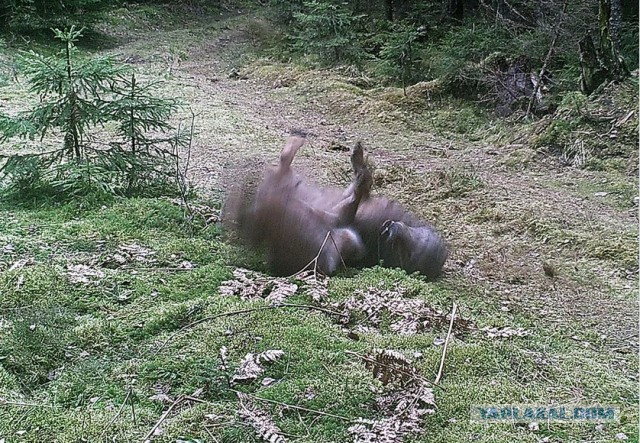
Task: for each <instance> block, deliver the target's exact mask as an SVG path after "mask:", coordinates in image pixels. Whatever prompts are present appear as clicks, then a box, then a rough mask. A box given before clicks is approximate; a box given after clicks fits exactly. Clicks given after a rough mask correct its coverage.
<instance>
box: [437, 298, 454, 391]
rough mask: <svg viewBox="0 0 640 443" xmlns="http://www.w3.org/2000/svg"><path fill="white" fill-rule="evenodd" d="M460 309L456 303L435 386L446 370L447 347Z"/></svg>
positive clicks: (452, 311)
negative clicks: (457, 311)
mask: <svg viewBox="0 0 640 443" xmlns="http://www.w3.org/2000/svg"><path fill="white" fill-rule="evenodd" d="M457 309H458V305H457V304H456V303H455V302H454V303H453V309H452V310H451V321H450V322H449V331H447V338H446V339H445V341H444V346H443V348H442V358H441V359H440V367H439V368H438V375H436V379H435V380H434V381H433V384H434V385H437V384H438V383H439V382H440V379H441V378H442V370H443V369H444V358H445V356H446V355H447V346H448V345H449V339H450V338H451V330H452V329H453V320H454V319H455V318H456V310H457Z"/></svg>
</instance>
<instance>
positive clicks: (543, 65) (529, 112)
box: [525, 0, 569, 116]
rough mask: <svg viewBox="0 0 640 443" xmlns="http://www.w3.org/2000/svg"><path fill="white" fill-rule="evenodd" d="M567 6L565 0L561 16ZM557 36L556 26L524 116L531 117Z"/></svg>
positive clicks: (558, 31) (566, 0)
mask: <svg viewBox="0 0 640 443" xmlns="http://www.w3.org/2000/svg"><path fill="white" fill-rule="evenodd" d="M568 4H569V1H568V0H565V2H564V5H563V7H562V14H565V13H566V12H567V5H568ZM559 36H560V27H559V26H556V28H555V32H554V35H553V40H552V41H551V44H550V45H549V50H548V51H547V55H546V57H545V58H544V63H542V68H540V73H539V74H538V83H536V87H535V88H533V92H532V93H531V98H530V99H529V106H527V113H526V114H525V115H526V116H529V115H531V108H532V107H533V102H534V100H535V98H536V95H538V92H539V91H540V86H542V76H543V74H544V71H545V70H546V69H547V64H549V60H550V59H551V54H553V50H554V49H555V47H556V42H557V41H558V37H559Z"/></svg>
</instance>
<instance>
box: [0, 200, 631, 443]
mask: <svg viewBox="0 0 640 443" xmlns="http://www.w3.org/2000/svg"><path fill="white" fill-rule="evenodd" d="M1 216H2V217H1V219H2V220H3V226H2V228H1V229H0V232H2V233H3V234H2V236H1V238H0V246H2V247H3V251H4V252H3V255H2V268H3V273H2V277H0V287H1V288H2V298H1V299H0V310H1V311H2V323H1V328H0V349H1V352H0V362H1V366H0V368H1V369H0V380H2V383H0V397H2V399H3V401H4V402H5V403H4V406H3V407H2V408H0V438H5V439H6V441H12V442H13V441H15V442H27V441H31V442H39V441H43V440H46V441H61V442H62V441H78V440H81V439H84V440H85V441H96V440H99V439H103V438H106V439H111V438H118V439H123V440H125V441H134V440H141V439H142V437H144V435H145V434H146V433H147V432H148V431H149V430H151V428H152V427H153V425H154V423H155V422H156V421H157V420H158V419H159V418H160V415H161V414H162V412H163V410H166V408H167V407H168V403H164V404H163V403H162V402H160V401H157V400H154V399H153V397H154V396H157V395H158V393H162V394H166V395H167V396H168V398H170V399H176V398H177V397H178V396H179V395H190V394H192V393H193V392H195V391H197V390H202V394H201V396H200V399H201V401H202V402H201V403H190V404H185V405H182V406H180V407H179V408H176V411H175V413H172V414H170V415H169V416H168V417H167V419H166V420H165V421H164V422H163V424H162V425H161V429H162V431H163V433H162V434H161V435H158V436H157V437H156V438H154V441H166V442H170V441H175V440H176V439H178V438H187V437H190V438H201V439H204V441H210V440H209V439H211V440H212V441H215V440H213V439H212V437H211V436H215V438H217V439H218V440H220V441H259V440H258V439H257V437H256V436H255V434H254V433H253V431H251V429H250V428H248V427H247V426H246V425H244V424H243V423H242V420H240V419H239V418H238V416H237V412H236V410H237V407H238V405H237V400H236V398H235V395H234V394H233V393H232V392H231V391H230V389H229V385H228V379H229V377H230V375H231V373H232V371H233V369H234V368H228V369H225V368H223V367H222V364H221V360H220V358H219V352H220V349H221V347H223V346H226V347H227V348H228V350H229V351H228V352H229V359H230V361H231V362H233V364H235V365H237V364H238V362H239V361H240V360H241V358H242V357H243V356H244V355H245V354H246V353H247V352H260V351H265V350H268V349H281V350H283V351H284V352H285V356H284V358H283V359H281V360H279V361H277V362H276V363H274V364H273V365H271V366H269V367H268V369H267V372H266V374H265V375H266V376H268V377H272V378H275V379H276V380H278V382H277V383H276V384H274V385H272V386H269V387H263V386H260V384H259V383H257V382H254V383H252V384H249V385H247V386H240V387H239V389H241V390H244V391H246V392H250V393H255V394H257V395H260V396H261V397H263V398H266V399H271V400H275V401H277V402H283V403H287V404H291V405H296V406H301V407H305V408H308V409H312V410H318V411H323V412H327V413H332V414H336V415H340V416H343V417H346V418H348V419H350V420H353V419H355V418H357V417H369V418H373V417H375V416H376V411H375V410H374V409H373V398H374V393H373V392H372V388H373V387H374V386H378V382H376V381H375V380H374V379H373V378H372V375H371V374H370V373H369V372H368V371H366V370H365V368H364V366H363V365H362V364H361V363H360V362H359V361H357V359H356V358H354V357H353V356H351V355H350V354H347V353H346V351H353V352H357V353H360V354H363V353H366V352H367V351H370V350H372V349H374V348H388V349H394V350H398V351H400V352H403V353H404V354H405V355H407V356H408V357H410V358H415V357H414V356H415V355H417V354H415V352H420V353H421V357H420V358H419V359H417V360H416V364H417V366H418V368H419V369H420V370H421V372H422V374H423V375H424V376H426V377H427V378H429V379H433V378H434V376H435V372H436V371H437V367H438V363H439V360H440V354H441V350H442V348H441V347H440V346H435V345H434V344H433V343H434V339H436V338H443V337H444V335H446V330H445V328H441V327H438V328H436V329H427V330H426V331H425V332H423V333H419V334H417V335H413V336H402V335H397V334H396V333H394V332H392V331H391V330H389V328H388V324H387V323H386V322H385V321H383V323H382V324H381V326H380V329H376V328H373V329H371V325H370V324H368V322H367V321H366V319H364V318H361V319H359V320H356V322H355V323H353V324H350V325H349V329H350V330H352V331H357V332H356V334H357V337H358V340H356V341H354V340H353V338H354V337H353V334H351V335H349V334H347V332H346V331H345V330H344V329H343V328H342V327H341V326H340V325H338V324H336V323H335V322H334V321H333V320H332V319H331V318H330V317H329V316H327V315H326V314H323V313H320V312H313V311H311V312H309V311H307V310H303V309H291V308H290V309H286V308H282V309H271V310H258V311H253V312H246V313H238V314H237V315H230V316H225V317H220V318H216V319H212V320H210V321H204V322H202V323H200V324H198V325H195V326H193V327H188V328H186V329H184V330H182V329H181V328H183V327H185V326H187V325H189V324H191V323H192V322H194V321H196V320H199V319H205V318H208V317H213V316H215V315H218V314H221V313H228V312H232V311H242V310H246V309H252V308H258V307H261V306H264V303H263V302H261V301H241V300H239V299H238V298H237V297H224V296H221V295H220V294H219V292H218V287H219V285H220V283H221V282H222V281H223V280H225V279H228V278H229V277H230V276H231V269H232V268H229V267H228V266H227V264H228V262H229V260H230V258H231V257H236V260H237V258H238V257H239V256H240V254H239V251H238V250H235V251H234V250H233V248H231V247H230V246H229V245H226V244H225V243H224V242H222V241H221V238H220V236H219V232H218V231H217V230H216V229H215V228H209V229H207V230H205V231H202V230H200V229H196V230H195V231H193V230H192V229H191V228H192V227H190V226H188V225H186V224H185V223H184V222H183V220H182V212H181V209H180V208H179V207H177V206H175V205H173V204H172V203H170V202H168V201H166V200H163V199H131V200H125V201H119V202H116V203H113V204H108V205H106V206H102V207H98V206H96V207H94V208H90V209H78V207H77V205H71V204H69V205H62V206H58V207H43V208H38V209H20V208H15V207H11V206H7V205H6V204H5V206H3V207H2V210H1ZM194 232H195V233H194ZM123 245H127V246H129V249H128V250H130V251H134V252H132V253H131V254H130V255H129V256H127V257H128V259H127V261H126V262H124V263H120V262H114V260H113V257H114V256H115V255H116V254H123V255H124V252H123V251H124V250H125V249H123V247H122V246H123ZM131 245H136V246H137V247H138V248H137V249H134V248H133V247H131ZM249 260H251V259H249ZM184 262H188V263H191V264H192V265H193V266H194V267H193V269H183V268H180V264H181V263H184ZM79 264H84V265H86V266H89V267H91V268H92V269H94V270H99V271H101V272H102V273H103V274H102V275H100V276H95V275H88V274H87V275H88V277H87V278H88V280H89V281H88V282H86V283H83V282H78V283H74V282H72V278H73V275H70V274H72V271H71V270H70V269H72V268H69V267H70V266H72V265H79ZM11 268H13V270H11ZM460 283H461V282H458V281H456V279H453V280H451V279H445V280H442V281H439V282H436V283H425V282H423V281H422V280H421V279H420V278H417V277H411V276H407V275H406V274H404V273H403V272H399V271H393V270H384V269H370V270H363V271H359V272H356V273H355V274H353V275H351V276H343V277H335V278H334V279H332V280H331V283H330V297H331V300H332V301H335V302H336V303H338V302H340V301H341V300H344V299H346V298H348V297H350V296H351V295H352V294H353V293H354V291H357V290H359V289H363V288H369V287H373V288H378V289H379V290H383V289H389V288H393V287H402V288H405V290H406V292H405V296H407V297H410V298H419V299H422V300H424V301H425V302H426V304H427V305H429V306H432V307H434V308H438V309H440V310H443V311H447V310H448V309H450V305H451V303H452V302H453V301H454V300H455V301H457V302H458V303H460V305H461V311H462V314H463V315H464V316H465V317H468V318H469V319H470V320H471V321H472V322H473V323H474V324H475V325H476V327H477V328H482V327H485V326H490V327H507V326H509V327H514V328H515V327H522V328H524V329H526V330H527V331H528V332H529V335H528V336H526V337H520V338H518V337H512V338H507V339H490V338H488V337H487V336H486V334H485V333H484V332H481V331H479V330H476V329H475V328H474V329H472V330H470V331H467V332H466V333H463V332H464V331H460V335H458V336H456V338H454V339H453V341H452V343H451V347H450V351H449V353H448V356H447V360H446V365H445V377H444V379H443V381H442V384H441V389H436V391H435V392H436V402H437V408H438V409H437V413H436V414H435V415H434V416H432V417H430V418H428V420H427V423H426V429H427V433H426V435H425V436H424V437H421V439H420V441H433V442H436V441H453V440H459V439H466V438H469V436H474V439H476V441H481V442H490V441H491V442H495V441H504V442H509V441H531V442H534V441H540V439H541V438H543V437H544V436H549V437H551V438H553V439H555V440H557V441H578V440H593V441H608V440H609V439H611V438H612V436H614V435H615V434H617V433H618V432H625V433H626V434H627V435H629V436H632V435H633V434H634V432H635V431H634V429H635V423H636V421H637V415H636V410H635V408H634V407H633V405H634V404H635V403H636V402H637V392H636V386H635V383H634V382H633V381H632V380H630V379H629V377H630V373H635V371H637V367H636V363H635V362H636V359H635V357H634V356H633V355H632V354H631V355H630V354H625V353H620V352H617V351H616V350H612V349H609V348H608V347H607V346H606V341H605V340H604V339H603V338H601V337H598V336H592V335H590V334H588V333H586V334H585V330H584V328H583V327H582V325H580V324H577V323H576V324H571V323H569V324H567V323H565V324H562V325H555V324H553V322H548V321H545V320H544V318H542V319H540V318H534V317H532V316H531V315H530V314H529V313H527V312H524V311H521V310H519V309H518V308H517V307H516V308H513V309H500V307H504V306H507V305H504V304H501V303H500V302H499V301H498V300H497V299H495V298H493V297H487V296H486V295H484V294H483V293H482V290H481V289H480V288H475V289H474V288H468V289H467V290H460V289H461V286H460ZM288 302H291V303H301V304H302V303H304V304H309V303H311V302H310V300H308V299H306V297H305V296H302V295H295V296H294V297H293V298H291V299H289V300H288ZM363 326H369V327H368V328H365V329H362V327H363ZM578 336H579V337H578ZM125 399H126V401H127V405H126V407H125V408H124V409H123V411H122V412H121V413H118V410H119V408H120V407H121V406H122V405H123V403H124V402H125ZM488 401H491V402H497V403H510V402H514V403H516V402H517V403H523V402H539V403H543V404H551V403H574V402H575V403H591V402H599V403H603V404H607V403H612V404H617V405H620V406H622V408H623V419H622V422H621V423H620V424H607V425H605V428H604V430H603V431H598V430H596V428H595V427H594V425H593V424H576V425H562V426H559V425H545V424H541V426H540V430H538V431H532V430H529V429H528V428H527V427H526V426H511V425H479V424H472V423H469V422H468V414H469V408H470V406H471V405H473V404H479V403H486V402H488ZM263 406H264V407H265V408H266V409H267V410H268V411H270V412H271V413H272V414H273V417H274V418H275V420H276V422H277V424H278V425H279V426H280V428H281V429H282V430H283V432H285V433H286V434H287V435H289V436H292V439H293V440H296V441H309V442H321V441H346V440H348V439H349V437H348V434H347V428H348V427H349V425H350V423H349V422H348V421H347V422H345V421H343V420H340V419H336V418H332V417H324V416H319V415H316V414H314V413H312V412H301V411H295V410H287V409H286V408H285V409H282V407H279V406H269V405H263ZM278 411H280V412H278ZM294 437H295V438H294ZM631 441H633V440H631Z"/></svg>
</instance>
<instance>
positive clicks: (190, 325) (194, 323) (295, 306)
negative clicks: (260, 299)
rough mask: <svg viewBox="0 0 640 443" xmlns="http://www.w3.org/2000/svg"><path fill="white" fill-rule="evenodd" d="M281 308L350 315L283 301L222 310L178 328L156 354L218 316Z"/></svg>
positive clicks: (341, 315)
mask: <svg viewBox="0 0 640 443" xmlns="http://www.w3.org/2000/svg"><path fill="white" fill-rule="evenodd" d="M279 308H299V309H309V310H313V311H320V312H324V313H325V314H331V315H338V316H340V317H348V315H347V314H343V313H341V312H336V311H332V310H330V309H326V308H321V307H319V306H313V305H298V304H291V303H282V304H279V305H274V306H259V307H257V308H249V309H242V310H239V311H229V312H222V313H220V314H216V315H212V316H210V317H204V318H201V319H199V320H196V321H194V322H191V323H189V324H188V325H186V326H183V327H182V328H180V329H178V330H177V331H176V332H174V333H173V334H171V335H170V336H169V338H167V339H166V340H165V341H164V342H163V343H162V344H161V345H160V347H159V348H158V349H156V350H155V352H154V355H155V354H157V353H158V352H160V351H161V350H162V349H163V348H164V347H165V346H166V345H167V343H169V342H170V341H171V340H172V339H173V338H174V337H175V336H176V335H178V334H180V333H181V332H184V331H186V330H187V329H190V328H193V327H194V326H197V325H199V324H201V323H205V322H208V321H211V320H215V319H217V318H221V317H231V316H233V315H240V314H249V313H251V312H257V311H267V310H270V309H279Z"/></svg>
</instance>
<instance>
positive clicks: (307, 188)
mask: <svg viewBox="0 0 640 443" xmlns="http://www.w3.org/2000/svg"><path fill="white" fill-rule="evenodd" d="M304 142H305V138H304V137H303V136H299V135H293V136H291V137H289V139H288V140H287V142H286V144H285V146H284V148H283V149H282V151H281V153H280V160H279V162H278V163H277V164H276V165H273V166H271V167H268V168H267V169H266V171H265V174H264V177H263V178H262V181H261V182H260V184H259V185H258V187H257V189H256V190H255V191H252V192H249V191H247V190H246V189H245V190H242V189H240V190H235V191H233V192H231V194H230V196H229V197H228V199H227V202H226V204H225V211H224V212H225V214H224V218H225V222H226V224H227V225H228V226H229V225H230V226H231V227H233V228H235V229H236V230H237V231H238V232H239V233H240V234H241V236H242V237H244V238H246V239H248V240H249V242H250V243H251V244H252V245H254V246H256V247H259V246H265V247H266V251H267V261H268V263H269V266H270V268H271V270H272V272H273V273H274V274H276V275H291V274H294V273H296V272H298V271H300V270H302V269H304V268H305V267H307V266H309V265H310V264H311V263H313V262H314V260H316V259H317V262H316V263H315V264H316V267H317V269H318V270H320V271H321V272H323V273H325V274H329V275H330V274H333V273H335V272H336V271H337V270H338V269H339V268H340V266H341V265H343V264H345V265H348V266H373V265H375V264H382V265H383V266H386V267H399V268H402V269H404V270H406V271H407V272H419V273H421V274H423V275H426V276H428V277H436V276H437V275H439V274H440V272H441V269H442V266H443V264H444V262H445V260H446V258H447V255H448V250H447V247H446V245H445V243H444V241H443V239H442V237H441V236H440V235H439V234H438V233H437V232H436V231H435V229H434V228H433V227H432V226H431V225H429V224H428V223H426V222H424V221H422V220H420V219H419V218H418V217H417V216H415V215H414V214H412V213H411V212H409V211H407V210H406V209H404V208H403V207H402V206H401V205H400V204H399V203H398V202H396V201H394V200H389V199H387V198H385V197H381V196H371V195H370V192H371V185H372V183H373V180H372V176H371V172H370V171H369V169H368V167H367V165H366V164H365V161H364V152H363V149H362V145H361V144H360V143H357V144H356V146H355V148H354V150H353V152H352V154H351V164H352V167H353V171H354V177H353V181H352V182H351V184H350V185H349V186H348V187H347V188H346V189H345V190H339V189H337V188H329V187H321V186H317V185H314V184H310V183H308V182H307V181H305V180H304V179H303V178H302V177H301V176H299V175H298V174H296V173H295V172H294V170H293V169H292V167H291V164H292V162H293V158H294V157H295V154H296V153H297V151H298V149H299V148H300V147H301V146H302V145H303V144H304Z"/></svg>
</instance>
